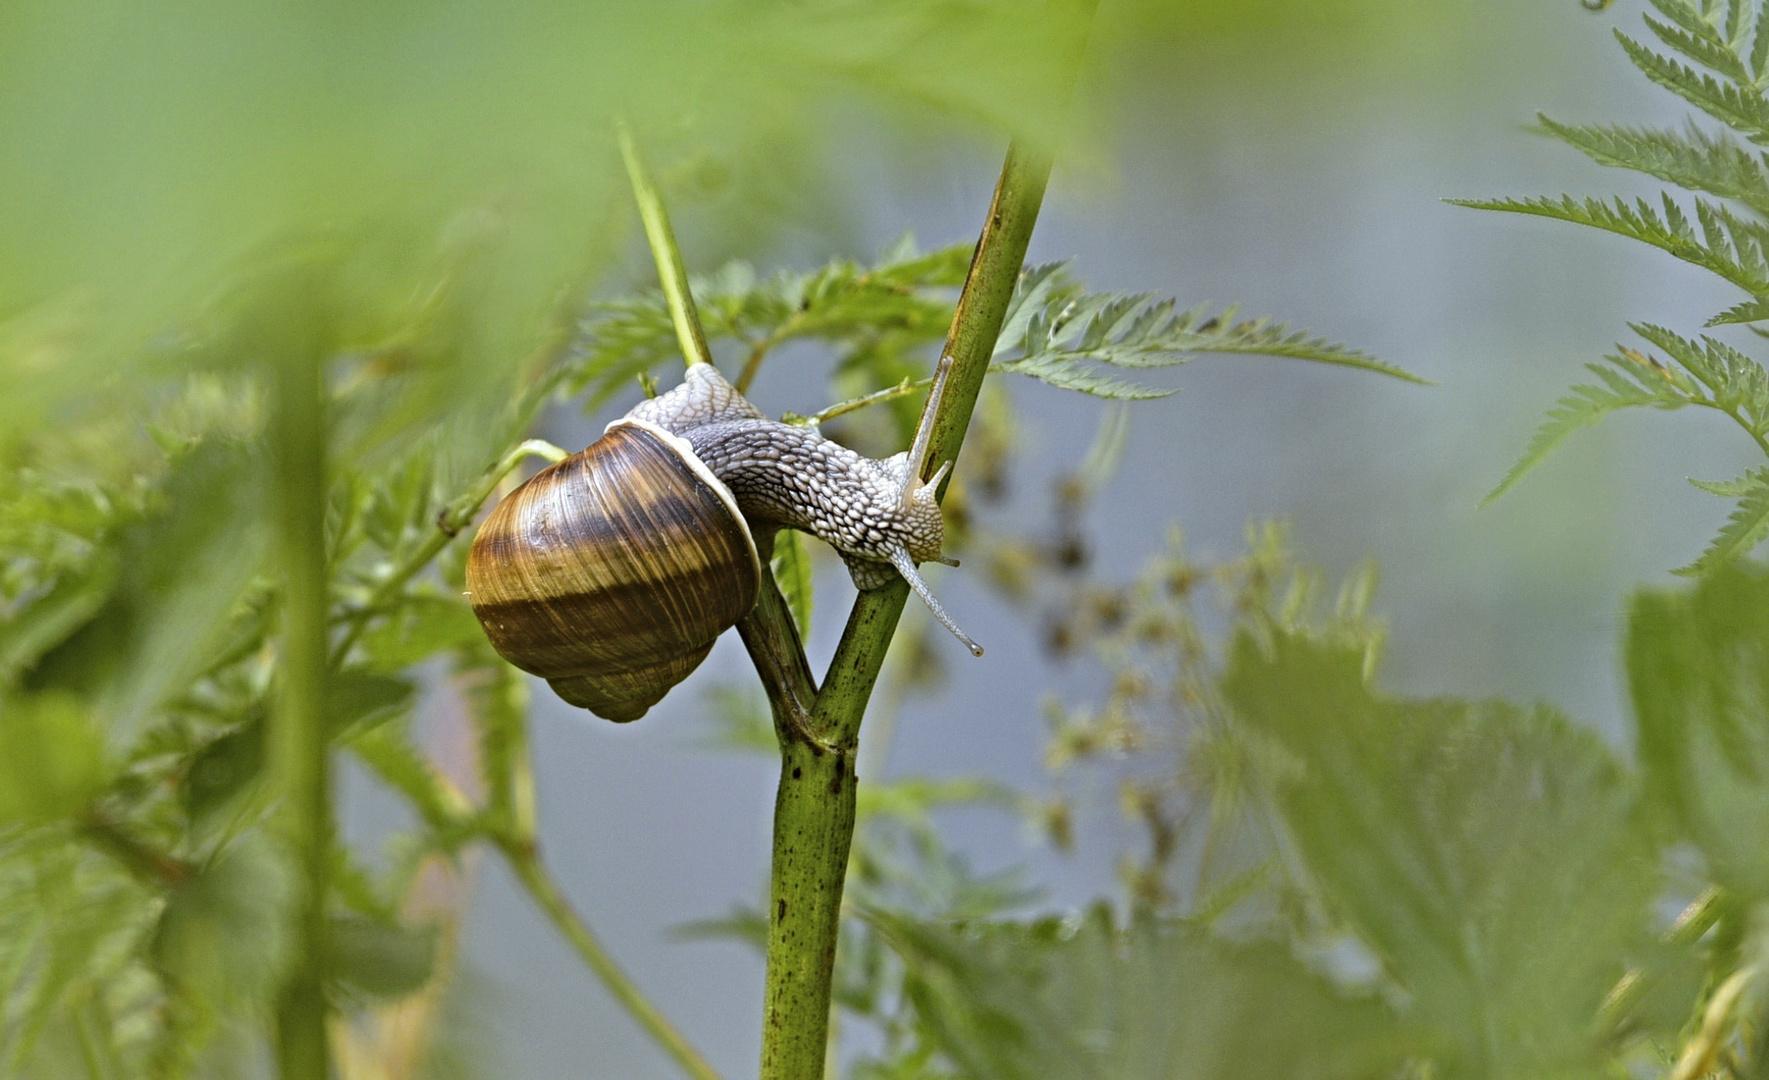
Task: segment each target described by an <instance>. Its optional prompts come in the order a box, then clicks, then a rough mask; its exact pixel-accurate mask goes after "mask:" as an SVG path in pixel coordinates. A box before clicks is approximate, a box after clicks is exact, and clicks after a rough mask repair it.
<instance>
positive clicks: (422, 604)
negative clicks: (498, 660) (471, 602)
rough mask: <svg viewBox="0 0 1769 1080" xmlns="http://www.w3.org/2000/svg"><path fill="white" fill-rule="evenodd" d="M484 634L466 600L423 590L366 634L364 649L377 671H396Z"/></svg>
mask: <svg viewBox="0 0 1769 1080" xmlns="http://www.w3.org/2000/svg"><path fill="white" fill-rule="evenodd" d="M484 637H485V631H483V630H481V629H480V628H479V620H477V619H475V618H474V617H473V609H472V608H469V607H468V606H467V602H466V600H465V599H462V598H456V597H444V596H434V595H425V594H422V593H420V594H418V595H415V596H412V597H409V598H407V599H406V600H405V601H404V602H403V603H402V604H401V605H400V607H399V609H398V610H397V611H395V612H394V613H393V614H392V615H390V616H389V617H388V618H387V619H385V620H383V621H382V622H380V623H378V624H376V625H375V626H374V627H373V628H372V629H370V630H369V631H368V632H367V633H365V634H364V635H363V636H362V651H363V652H364V653H365V654H366V655H367V656H368V658H369V660H370V662H371V663H372V664H373V665H374V667H375V668H376V669H377V670H379V671H386V672H393V671H401V670H403V669H405V668H407V667H410V666H411V665H413V664H415V663H417V662H418V661H420V660H425V659H428V658H429V657H432V656H435V655H436V654H437V653H439V652H442V651H444V650H447V649H452V648H455V647H457V646H462V645H474V644H477V643H478V642H480V641H482V640H483V639H484Z"/></svg>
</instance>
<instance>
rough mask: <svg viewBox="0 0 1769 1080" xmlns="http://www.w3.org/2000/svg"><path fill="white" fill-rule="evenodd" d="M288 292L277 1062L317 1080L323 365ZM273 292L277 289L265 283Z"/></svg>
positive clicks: (322, 943)
mask: <svg viewBox="0 0 1769 1080" xmlns="http://www.w3.org/2000/svg"><path fill="white" fill-rule="evenodd" d="M298 290H299V284H296V285H295V287H294V288H291V289H290V290H288V292H287V293H286V294H284V295H285V299H284V302H285V303H286V304H287V305H288V306H287V310H286V312H282V313H281V314H282V315H283V317H282V318H278V319H275V321H274V322H270V323H268V324H267V325H265V326H263V327H261V328H260V330H261V334H260V336H259V337H258V340H261V341H265V342H267V343H268V342H277V343H278V345H279V346H280V347H273V348H274V352H273V353H272V356H273V362H274V363H275V367H276V371H275V380H276V393H275V399H274V400H275V407H274V416H273V433H274V435H275V453H276V475H277V494H278V498H277V509H278V513H279V520H278V521H277V526H278V533H279V536H280V538H281V540H282V548H283V551H282V556H283V560H282V561H283V583H284V600H283V641H282V649H281V652H282V656H281V659H282V664H281V670H280V672H279V678H280V680H281V681H280V684H279V686H278V690H279V700H278V708H277V712H276V726H275V729H274V730H275V734H276V738H275V741H274V744H273V746H274V749H273V754H274V757H273V762H274V764H275V767H276V775H277V779H278V788H279V790H280V791H281V793H282V800H283V807H282V824H283V829H284V835H285V837H286V839H287V842H288V845H289V849H290V851H291V852H292V854H293V856H294V864H295V875H296V881H297V888H296V896H297V900H296V903H295V907H294V911H295V917H294V928H293V929H294V933H293V940H292V948H291V950H290V951H291V954H292V955H293V956H294V957H295V960H294V965H293V970H292V971H291V972H290V974H289V976H288V979H287V981H286V982H285V983H284V984H283V987H282V990H281V992H280V994H279V995H278V998H277V1004H276V1036H277V1037H276V1060H277V1068H278V1072H279V1075H280V1076H281V1078H282V1080H326V1078H327V1076H328V1075H329V1074H330V1070H331V1053H330V1047H329V1045H328V1040H327V1032H326V1015H327V1003H326V980H327V967H328V963H327V961H328V959H329V957H330V953H331V948H330V940H329V935H328V933H327V919H326V901H327V897H328V893H329V890H330V872H331V863H332V850H331V846H332V801H331V747H330V743H329V739H328V737H327V735H328V733H327V730H326V683H327V676H328V669H329V666H330V661H329V657H328V655H327V648H326V633H327V618H326V615H327V601H328V597H327V587H326V548H325V518H326V513H325V511H326V486H325V475H326V453H325V404H324V403H325V367H324V363H323V357H324V356H325V355H326V350H325V348H324V344H323V342H322V341H321V340H320V339H319V337H318V333H317V331H318V329H319V324H320V323H321V319H320V317H319V315H320V309H319V305H318V304H311V305H304V304H300V303H297V302H296V301H295V299H294V298H295V297H299V296H300V295H301V292H300V291H298ZM270 291H272V292H277V291H280V290H270Z"/></svg>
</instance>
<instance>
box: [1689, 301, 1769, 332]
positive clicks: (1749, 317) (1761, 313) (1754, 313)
mask: <svg viewBox="0 0 1769 1080" xmlns="http://www.w3.org/2000/svg"><path fill="white" fill-rule="evenodd" d="M1765 319H1769V296H1759V297H1755V298H1753V299H1750V300H1746V301H1744V302H1743V303H1738V304H1733V305H1732V306H1731V307H1729V308H1727V309H1726V310H1725V311H1722V312H1720V314H1718V315H1715V316H1713V317H1712V318H1710V319H1709V320H1708V321H1707V322H1706V323H1703V324H1702V325H1704V326H1734V325H1737V324H1739V323H1754V322H1762V321H1763V320H1765ZM1751 329H1752V330H1757V328H1756V327H1754V326H1753V327H1751ZM1757 332H1758V333H1762V331H1761V330H1757Z"/></svg>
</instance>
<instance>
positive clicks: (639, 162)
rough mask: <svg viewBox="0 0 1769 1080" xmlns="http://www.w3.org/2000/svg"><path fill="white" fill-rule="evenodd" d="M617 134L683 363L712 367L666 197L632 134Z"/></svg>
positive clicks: (620, 129)
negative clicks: (660, 190) (680, 349)
mask: <svg viewBox="0 0 1769 1080" xmlns="http://www.w3.org/2000/svg"><path fill="white" fill-rule="evenodd" d="M615 134H616V136H617V137H618V138H619V139H620V156H621V157H622V158H623V159H624V160H625V161H626V167H627V179H629V180H631V181H632V184H633V198H634V199H635V200H637V201H638V203H639V220H640V221H642V222H644V224H645V241H646V243H648V244H649V245H650V246H651V257H652V259H653V260H654V261H656V263H657V278H658V281H659V282H661V283H662V285H663V299H664V302H665V303H666V304H668V305H669V309H670V322H672V323H673V324H675V327H676V341H677V342H678V343H679V344H680V345H681V346H682V359H683V360H684V361H685V362H686V363H688V364H689V365H690V366H693V365H694V364H710V363H712V362H713V354H712V350H711V349H709V348H708V347H707V344H706V332H705V331H704V330H702V329H701V328H700V314H699V313H698V312H697V311H695V310H694V294H693V293H692V292H691V291H690V290H689V288H688V271H687V269H686V268H685V267H684V266H683V264H682V251H681V249H680V248H678V247H677V246H676V234H675V230H673V229H671V228H670V216H669V212H668V211H666V210H665V209H664V207H663V195H662V193H661V192H659V191H658V188H657V181H656V180H654V179H652V176H651V172H650V170H648V169H647V168H646V167H645V159H644V157H643V156H642V155H641V154H640V153H639V144H638V143H637V142H635V141H634V139H633V133H632V130H631V129H630V128H628V127H627V125H626V123H625V122H624V121H622V122H619V123H617V124H615Z"/></svg>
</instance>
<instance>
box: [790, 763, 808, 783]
mask: <svg viewBox="0 0 1769 1080" xmlns="http://www.w3.org/2000/svg"><path fill="white" fill-rule="evenodd" d="M804 774H805V770H803V769H801V768H799V767H798V766H797V765H794V766H793V767H792V778H793V779H794V780H797V779H798V778H799V777H801V776H803V775H804Z"/></svg>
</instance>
